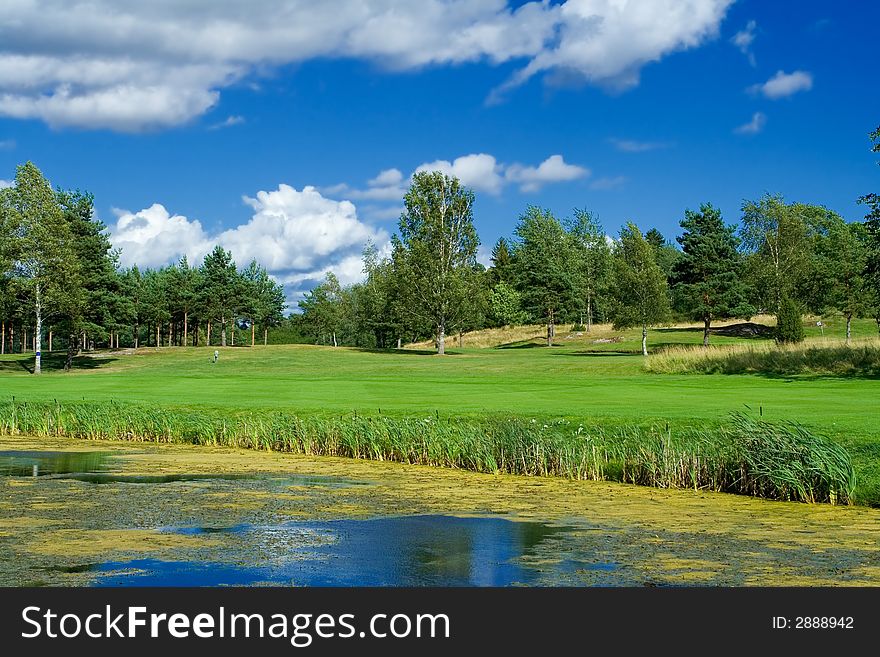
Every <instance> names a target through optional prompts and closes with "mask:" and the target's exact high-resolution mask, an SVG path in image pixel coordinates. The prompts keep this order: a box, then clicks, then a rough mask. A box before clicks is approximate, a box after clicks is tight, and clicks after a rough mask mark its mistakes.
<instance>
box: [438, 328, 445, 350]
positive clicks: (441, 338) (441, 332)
mask: <svg viewBox="0 0 880 657" xmlns="http://www.w3.org/2000/svg"><path fill="white" fill-rule="evenodd" d="M437 353H438V354H439V355H441V356H442V355H443V354H445V353H446V328H445V327H444V326H443V324H440V325H439V326H438V327H437Z"/></svg>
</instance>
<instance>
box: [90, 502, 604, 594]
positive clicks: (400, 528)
mask: <svg viewBox="0 0 880 657" xmlns="http://www.w3.org/2000/svg"><path fill="white" fill-rule="evenodd" d="M164 531H169V532H177V533H181V534H187V535H198V534H203V533H208V534H217V533H232V534H237V535H239V536H240V537H242V538H243V539H244V540H245V541H247V542H249V543H251V544H254V545H263V546H269V545H272V546H274V549H273V552H274V553H275V554H276V555H278V554H280V552H279V551H278V549H277V548H278V547H279V546H284V552H283V554H284V555H285V556H284V558H282V559H278V558H277V556H276V559H275V563H274V564H248V565H241V564H222V563H220V564H218V563H200V562H185V561H161V560H156V559H137V560H132V561H128V562H107V563H103V564H96V565H94V566H92V568H91V569H92V571H93V572H94V573H95V575H96V576H97V579H96V581H95V584H96V585H98V586H169V585H175V586H217V585H228V586H234V585H239V586H240V585H253V584H279V585H296V586H511V585H528V584H535V583H538V582H540V581H541V580H542V579H545V578H547V577H551V578H558V577H560V576H564V575H565V574H566V573H571V572H573V571H575V570H576V569H582V568H589V569H600V570H606V571H611V570H613V569H614V568H615V564H613V563H601V564H595V563H583V562H574V561H568V560H566V561H560V562H556V563H553V564H552V565H550V566H546V565H540V564H531V563H530V562H529V561H528V560H527V559H524V557H526V558H528V557H530V556H531V557H533V556H535V549H536V548H537V547H538V546H540V545H541V544H543V543H546V542H548V541H552V540H553V539H554V537H557V536H558V535H559V534H561V533H564V532H565V531H567V528H565V527H553V526H548V525H545V524H542V523H535V522H514V521H511V520H506V519H503V518H465V517H456V516H441V515H431V516H402V517H392V518H374V519H369V520H337V521H329V522H290V523H285V524H283V525H271V526H259V525H239V526H236V527H229V528H221V529H218V528H197V527H187V528H166V529H164ZM548 571H549V572H548Z"/></svg>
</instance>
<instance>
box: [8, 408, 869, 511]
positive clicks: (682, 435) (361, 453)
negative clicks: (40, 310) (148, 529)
mask: <svg viewBox="0 0 880 657" xmlns="http://www.w3.org/2000/svg"><path fill="white" fill-rule="evenodd" d="M0 434H2V435H34V436H41V437H42V436H57V437H68V438H76V439H88V440H129V441H135V442H138V441H140V442H157V443H187V444H194V445H214V446H224V447H236V448H250V449H257V450H265V451H276V452H289V453H294V454H303V455H310V456H342V457H349V458H354V459H367V460H375V461H395V462H399V463H405V464H415V465H432V466H441V467H448V468H456V469H462V470H469V471H474V472H480V473H506V474H518V475H527V476H550V477H563V478H568V479H579V480H593V481H617V482H623V483H630V484H637V485H645V486H654V487H659V488H685V489H687V488H690V489H696V490H709V491H717V492H729V493H737V494H743V495H751V496H756V497H763V498H768V499H778V500H788V501H801V502H808V503H831V504H852V503H858V502H859V500H858V499H856V498H855V496H854V492H855V489H856V477H855V471H854V469H853V465H852V461H851V458H850V456H849V454H848V452H847V451H846V450H845V449H844V448H843V447H841V446H840V445H838V444H836V443H834V442H833V441H831V440H829V439H827V438H825V437H822V436H819V435H817V434H815V433H813V432H812V431H811V430H809V429H808V428H806V427H804V426H802V425H800V424H798V423H796V422H769V421H765V420H761V419H756V418H753V417H751V416H748V415H745V414H742V413H734V414H731V415H730V416H728V417H727V418H725V419H724V420H723V421H722V422H720V423H718V425H717V426H713V427H711V428H682V429H676V430H675V431H672V430H670V429H669V428H668V425H667V426H666V427H659V426H652V427H642V426H636V425H629V426H620V427H617V428H614V429H603V428H601V427H597V426H592V425H590V424H589V423H587V422H584V423H578V422H577V421H574V420H570V419H558V418H557V419H546V418H545V419H539V418H528V417H519V416H489V417H483V418H445V417H444V418H441V417H439V415H437V416H428V417H423V416H418V417H415V416H410V417H397V416H383V415H372V416H371V415H360V414H349V415H335V416H331V415H317V414H315V415H297V414H294V413H288V412H281V411H276V412H272V413H265V412H261V413H259V414H257V413H248V412H240V413H236V414H229V415H224V414H220V413H217V412H211V411H208V410H174V409H157V408H155V407H151V406H147V405H138V404H128V403H127V404H119V403H115V402H86V401H84V402H71V403H64V404H60V403H57V402H55V403H53V402H22V401H14V400H7V401H3V402H0Z"/></svg>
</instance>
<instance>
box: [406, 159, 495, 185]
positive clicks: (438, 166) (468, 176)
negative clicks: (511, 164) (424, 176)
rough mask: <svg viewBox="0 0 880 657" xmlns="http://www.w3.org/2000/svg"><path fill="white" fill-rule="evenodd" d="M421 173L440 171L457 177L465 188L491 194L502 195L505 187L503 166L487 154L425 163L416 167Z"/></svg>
mask: <svg viewBox="0 0 880 657" xmlns="http://www.w3.org/2000/svg"><path fill="white" fill-rule="evenodd" d="M419 171H440V172H442V173H445V174H446V175H447V176H455V177H456V178H458V179H459V180H460V181H461V184H462V185H464V186H465V187H470V188H472V189H474V190H476V191H480V192H488V193H489V194H500V193H501V188H502V187H503V186H504V178H503V177H502V176H501V171H502V169H501V165H499V164H498V162H497V161H496V160H495V157H494V156H492V155H487V154H486V153H476V154H471V155H462V156H461V157H457V158H455V159H454V160H453V161H452V162H450V161H449V160H435V161H434V162H425V163H424V164H421V165H419V166H418V167H416V173H418V172H419Z"/></svg>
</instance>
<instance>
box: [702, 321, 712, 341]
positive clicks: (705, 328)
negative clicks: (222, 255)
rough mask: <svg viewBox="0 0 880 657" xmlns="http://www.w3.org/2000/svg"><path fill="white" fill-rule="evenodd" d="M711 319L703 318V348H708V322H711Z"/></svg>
mask: <svg viewBox="0 0 880 657" xmlns="http://www.w3.org/2000/svg"><path fill="white" fill-rule="evenodd" d="M711 321H712V320H711V318H709V317H704V318H703V346H704V347H708V346H709V322H711Z"/></svg>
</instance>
